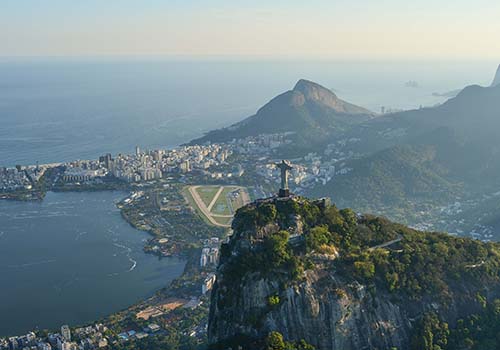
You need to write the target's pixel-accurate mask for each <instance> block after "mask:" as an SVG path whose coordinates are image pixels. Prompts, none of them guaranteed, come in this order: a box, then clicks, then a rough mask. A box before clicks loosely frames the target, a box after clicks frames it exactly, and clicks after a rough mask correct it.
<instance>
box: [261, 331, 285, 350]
mask: <svg viewBox="0 0 500 350" xmlns="http://www.w3.org/2000/svg"><path fill="white" fill-rule="evenodd" d="M265 346H266V347H265V349H266V350H285V340H284V339H283V335H281V333H279V332H271V333H269V334H268V336H267V337H266V341H265Z"/></svg>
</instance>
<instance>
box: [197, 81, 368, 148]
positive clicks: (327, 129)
mask: <svg viewBox="0 0 500 350" xmlns="http://www.w3.org/2000/svg"><path fill="white" fill-rule="evenodd" d="M373 116H374V114H373V113H372V112H370V111H369V110H367V109H365V108H362V107H359V106H356V105H353V104H351V103H348V102H346V101H343V100H341V99H340V98H338V97H337V95H335V94H334V93H333V92H332V91H330V90H328V89H327V88H325V87H323V86H321V85H319V84H317V83H314V82H311V81H308V80H304V79H301V80H299V81H298V82H297V84H296V85H295V87H294V88H293V90H289V91H287V92H285V93H283V94H281V95H278V96H277V97H275V98H273V99H272V100H271V101H270V102H268V103H267V104H266V105H264V106H263V107H262V108H260V109H259V110H258V111H257V113H256V114H255V115H253V116H251V117H249V118H246V119H244V120H242V121H241V122H238V123H236V124H233V125H231V126H229V127H227V128H223V129H219V130H214V131H211V132H209V133H207V134H206V135H205V136H203V137H201V138H200V139H197V140H194V141H192V142H191V143H203V142H207V141H210V142H221V141H228V140H231V139H233V138H241V137H247V136H256V135H259V134H273V133H284V132H291V133H294V134H297V137H298V138H299V139H301V140H303V141H306V142H310V141H319V140H321V139H323V138H324V137H326V136H328V135H331V134H332V133H334V132H340V131H345V130H346V129H347V128H349V127H351V126H353V125H355V124H358V123H360V122H363V121H366V120H367V119H370V118H372V117H373Z"/></svg>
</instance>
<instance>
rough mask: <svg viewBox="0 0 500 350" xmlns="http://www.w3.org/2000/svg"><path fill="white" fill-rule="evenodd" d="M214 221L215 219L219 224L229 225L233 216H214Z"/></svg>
mask: <svg viewBox="0 0 500 350" xmlns="http://www.w3.org/2000/svg"><path fill="white" fill-rule="evenodd" d="M214 219H215V221H217V222H218V223H219V224H222V225H227V226H229V225H231V221H233V218H232V217H231V218H221V217H214Z"/></svg>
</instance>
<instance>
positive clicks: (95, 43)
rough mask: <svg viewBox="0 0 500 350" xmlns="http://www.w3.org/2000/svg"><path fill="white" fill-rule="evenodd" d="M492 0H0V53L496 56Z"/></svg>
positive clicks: (499, 53)
mask: <svg viewBox="0 0 500 350" xmlns="http://www.w3.org/2000/svg"><path fill="white" fill-rule="evenodd" d="M499 38H500V1H498V0H414V1H407V0H301V1H296V0H266V1H264V0H253V1H241V0H179V1H178V0H85V1H70V0H0V56H8V57H10V56H188V57H206V56H216V57H218V56H238V57H250V58H251V57H281V58H283V57H290V58H294V57H300V58H303V57H305V58H328V59H331V58H339V59H365V58H374V59H376V58H416V59H422V58H423V59H425V58H431V59H434V58H445V59H450V58H453V59H487V60H489V59H500V40H499Z"/></svg>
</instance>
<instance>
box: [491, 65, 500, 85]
mask: <svg viewBox="0 0 500 350" xmlns="http://www.w3.org/2000/svg"><path fill="white" fill-rule="evenodd" d="M497 85H500V65H499V66H498V69H497V73H496V74H495V79H493V83H492V84H491V86H497Z"/></svg>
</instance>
